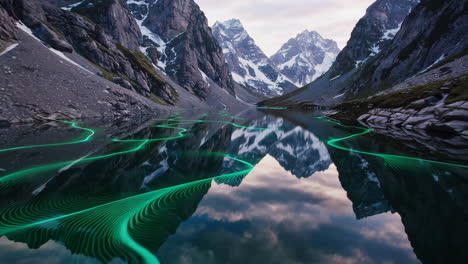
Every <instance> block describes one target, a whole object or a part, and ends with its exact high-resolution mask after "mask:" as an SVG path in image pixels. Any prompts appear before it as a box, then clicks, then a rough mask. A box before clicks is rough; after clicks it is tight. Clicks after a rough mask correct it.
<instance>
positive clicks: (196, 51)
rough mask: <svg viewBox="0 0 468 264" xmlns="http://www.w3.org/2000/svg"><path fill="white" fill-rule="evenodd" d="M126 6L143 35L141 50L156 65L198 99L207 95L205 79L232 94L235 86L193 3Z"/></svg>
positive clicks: (162, 0) (177, 0)
mask: <svg viewBox="0 0 468 264" xmlns="http://www.w3.org/2000/svg"><path fill="white" fill-rule="evenodd" d="M127 3H128V6H129V8H130V9H131V10H132V13H133V15H134V16H135V18H136V19H137V20H138V22H137V23H138V24H139V26H140V28H141V31H142V32H143V39H144V43H143V50H144V51H145V52H146V54H147V55H148V56H150V57H152V58H154V59H156V60H158V66H159V67H160V68H161V69H162V70H163V71H164V72H165V73H166V74H168V75H169V76H170V77H171V78H173V79H174V80H176V81H177V83H179V84H180V85H181V86H182V87H184V88H185V89H187V90H189V91H190V92H192V93H194V94H195V95H197V96H199V97H201V98H206V97H207V95H208V94H209V92H210V89H211V88H210V83H209V81H207V80H208V79H211V80H213V81H214V82H215V83H216V84H217V85H219V86H220V87H222V88H223V89H225V90H226V91H227V92H229V93H231V94H234V83H233V80H232V77H231V75H230V72H229V68H228V66H227V64H226V63H225V58H224V55H223V53H222V50H221V47H220V46H219V44H218V42H217V41H216V39H215V38H214V37H213V35H212V32H211V29H210V27H209V26H208V21H207V19H206V17H205V15H204V13H203V12H202V11H201V10H200V7H199V6H198V5H197V4H196V3H195V2H194V1H193V0H158V1H155V0H150V1H144V0H139V1H133V0H132V1H127ZM153 62H155V60H153ZM215 88H217V87H214V88H213V89H215Z"/></svg>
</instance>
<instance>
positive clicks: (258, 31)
mask: <svg viewBox="0 0 468 264" xmlns="http://www.w3.org/2000/svg"><path fill="white" fill-rule="evenodd" d="M195 1H196V2H197V3H198V4H199V5H200V7H201V9H202V10H203V11H204V12H205V14H206V16H207V17H208V20H209V22H210V24H211V25H212V24H214V22H215V21H217V20H221V21H223V20H228V19H231V18H239V19H240V20H241V21H242V23H243V24H244V26H245V28H246V29H247V31H248V32H249V34H250V35H251V36H252V37H253V38H254V39H255V41H256V42H257V44H258V45H259V46H260V47H261V48H262V49H263V51H264V52H265V53H266V54H267V55H272V54H273V53H275V52H276V51H277V50H278V49H279V48H280V47H281V45H282V44H284V43H285V42H286V41H287V40H288V39H290V38H292V37H294V36H295V35H297V34H298V33H300V32H302V31H304V30H305V29H309V30H316V31H317V32H319V33H320V34H321V35H322V36H324V37H326V38H330V39H334V40H335V41H337V42H338V45H339V46H340V48H343V47H344V46H345V45H346V42H347V41H348V39H349V36H350V34H351V31H352V29H353V28H354V25H355V24H356V23H357V21H358V20H359V19H360V18H361V17H362V16H364V14H365V11H366V9H367V7H368V6H369V5H370V4H371V3H372V2H374V1H375V0H360V1H355V0H327V1H323V0H290V1H284V0H258V1H252V0H236V1H219V0H195Z"/></svg>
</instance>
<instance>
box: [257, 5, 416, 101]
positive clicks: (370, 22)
mask: <svg viewBox="0 0 468 264" xmlns="http://www.w3.org/2000/svg"><path fill="white" fill-rule="evenodd" d="M418 2H419V0H377V1H376V2H374V3H373V4H372V5H371V6H369V8H368V9H367V11H366V14H365V15H364V17H362V18H361V19H360V20H359V22H358V23H357V24H356V26H355V28H354V29H353V31H352V33H351V38H350V39H349V41H348V43H347V45H346V47H345V48H344V49H343V50H342V51H341V52H340V53H339V54H338V56H337V58H336V61H335V62H334V63H333V65H332V67H331V68H330V70H329V71H327V72H326V73H325V74H324V75H322V77H321V78H319V79H317V80H315V81H314V82H313V83H311V84H309V85H307V86H305V87H304V88H303V89H301V90H298V91H294V92H293V93H291V94H288V95H285V96H283V97H280V98H275V99H274V100H273V101H270V102H268V101H266V102H265V104H270V105H272V104H290V103H294V102H305V101H307V102H311V103H312V104H319V105H333V104H335V103H338V102H341V101H342V100H343V99H345V92H346V90H347V89H348V86H349V83H348V81H349V80H350V78H351V77H352V76H353V75H354V73H355V71H356V70H357V69H358V68H359V66H362V65H364V64H365V63H366V62H367V61H368V60H369V59H371V58H374V57H376V55H378V54H380V52H381V51H382V50H384V49H385V48H387V47H388V46H389V45H390V44H391V43H392V39H393V38H394V37H395V35H396V34H397V32H398V31H399V30H400V26H401V24H402V22H403V20H404V19H405V18H406V17H407V16H408V14H409V13H410V12H411V10H412V9H413V8H414V7H415V6H416V5H417V4H418ZM415 30H420V28H418V29H415Z"/></svg>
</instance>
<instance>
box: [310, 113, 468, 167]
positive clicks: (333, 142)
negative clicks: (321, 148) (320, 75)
mask: <svg viewBox="0 0 468 264" xmlns="http://www.w3.org/2000/svg"><path fill="white" fill-rule="evenodd" d="M317 119H320V120H324V121H326V122H330V123H333V124H336V125H339V126H341V127H347V128H354V129H359V130H362V132H361V133H357V134H353V135H350V136H347V137H343V138H335V139H330V140H328V141H327V144H328V145H330V146H332V147H334V148H337V149H341V150H346V151H350V152H354V153H360V154H365V155H371V156H376V157H380V158H383V159H385V160H407V161H423V162H428V163H434V164H439V165H448V166H455V167H460V168H468V165H462V164H456V163H448V162H441V161H435V160H427V159H421V158H415V157H408V156H399V155H391V154H384V153H373V152H367V151H363V150H357V149H352V148H347V147H344V146H341V145H339V144H338V143H339V142H343V141H346V140H348V139H351V138H356V137H359V136H362V135H366V134H369V133H371V132H372V131H373V130H372V129H368V128H363V127H356V126H346V125H343V124H341V123H339V122H335V121H332V120H330V119H328V118H327V117H325V116H321V117H317Z"/></svg>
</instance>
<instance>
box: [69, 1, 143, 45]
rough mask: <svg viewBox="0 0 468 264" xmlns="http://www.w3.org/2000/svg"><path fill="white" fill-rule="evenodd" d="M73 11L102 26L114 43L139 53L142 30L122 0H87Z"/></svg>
mask: <svg viewBox="0 0 468 264" xmlns="http://www.w3.org/2000/svg"><path fill="white" fill-rule="evenodd" d="M72 11H73V12H76V13H78V14H81V15H83V16H86V17H87V18H89V19H91V20H92V21H93V22H95V23H96V24H98V25H100V26H101V27H102V28H103V30H104V32H106V33H107V34H108V35H110V36H111V37H112V38H113V39H114V41H116V42H118V43H120V44H121V45H123V46H125V47H127V48H128V49H130V50H132V51H139V49H140V39H141V33H140V29H139V27H138V24H137V23H136V21H135V19H134V18H133V16H132V14H131V13H130V12H129V10H128V9H127V8H126V7H125V6H124V4H122V2H121V0H103V1H92V0H86V1H84V2H82V3H81V4H80V5H78V6H76V7H74V8H73V9H72Z"/></svg>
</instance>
